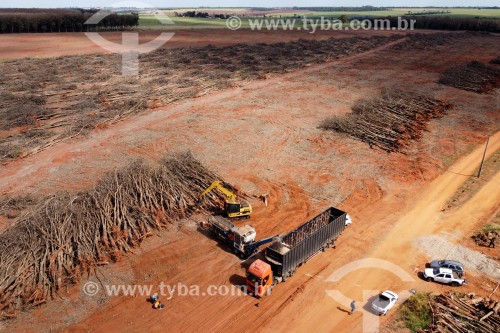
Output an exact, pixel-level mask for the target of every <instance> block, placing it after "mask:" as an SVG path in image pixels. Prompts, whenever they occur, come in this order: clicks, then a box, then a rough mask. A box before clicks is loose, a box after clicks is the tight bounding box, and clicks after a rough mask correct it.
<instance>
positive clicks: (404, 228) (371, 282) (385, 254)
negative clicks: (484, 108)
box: [272, 132, 500, 332]
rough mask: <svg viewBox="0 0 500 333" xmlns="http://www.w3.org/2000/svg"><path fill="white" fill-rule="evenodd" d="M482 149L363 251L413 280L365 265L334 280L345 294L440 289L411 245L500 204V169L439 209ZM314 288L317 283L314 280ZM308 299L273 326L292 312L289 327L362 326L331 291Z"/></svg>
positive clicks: (494, 143)
mask: <svg viewBox="0 0 500 333" xmlns="http://www.w3.org/2000/svg"><path fill="white" fill-rule="evenodd" d="M490 142H491V145H490V147H489V149H488V153H487V156H491V155H492V154H493V153H494V152H495V151H496V150H498V149H499V148H500V132H497V133H496V135H494V136H493V137H492V138H491V140H490ZM483 151H484V146H480V147H478V148H477V149H475V150H474V151H473V152H472V153H471V154H469V155H468V156H466V157H464V158H462V159H461V160H459V161H458V162H457V163H456V164H454V165H453V166H452V167H451V168H450V169H449V170H448V171H447V172H445V173H444V174H443V175H441V176H439V177H438V178H437V179H435V180H434V181H433V182H432V183H431V184H430V185H429V186H428V188H427V189H426V190H424V191H423V193H421V194H420V195H419V196H418V197H416V198H415V203H414V204H413V205H412V206H411V207H410V209H409V210H408V211H407V212H405V213H404V215H403V216H402V217H401V218H399V219H398V220H397V221H391V219H386V223H391V224H393V227H392V229H391V230H390V231H389V232H388V233H386V234H385V235H383V236H382V237H380V239H379V243H378V244H376V245H375V248H374V249H373V250H371V251H368V252H367V253H366V254H365V257H366V258H379V259H384V260H388V261H390V262H392V263H395V264H397V265H399V266H400V267H402V268H404V269H405V270H406V271H407V272H408V273H409V274H412V275H413V276H414V278H415V282H414V283H413V282H411V283H404V282H402V281H400V280H399V279H398V277H397V276H395V275H394V274H392V273H390V272H383V271H382V270H380V271H378V272H377V271H373V270H372V269H361V270H359V271H355V272H353V273H351V274H349V275H348V276H347V277H346V278H345V279H343V280H340V281H339V283H338V284H335V286H334V288H335V289H338V290H342V292H343V293H344V294H345V295H348V296H350V297H351V298H353V299H358V300H360V302H358V304H363V302H362V301H361V300H362V298H361V297H360V295H361V293H360V291H361V290H365V289H366V290H379V291H381V290H385V289H391V290H393V291H396V292H399V291H401V290H404V289H406V290H408V289H410V288H416V289H417V290H422V289H423V290H428V291H432V290H433V288H434V289H436V285H435V284H434V285H432V284H428V283H427V282H424V281H421V280H419V279H418V278H417V277H416V276H415V274H414V273H415V272H414V267H418V268H420V270H421V269H422V268H423V264H424V263H423V262H418V260H417V259H418V258H419V257H417V256H416V255H415V254H416V253H418V251H419V249H416V248H415V247H414V246H413V242H414V240H415V239H416V238H418V237H419V236H422V235H432V234H439V233H443V232H453V231H456V230H457V229H461V228H464V229H465V230H467V229H466V228H467V225H471V224H472V225H473V224H475V221H477V220H479V219H481V218H487V217H489V216H491V213H492V212H494V211H495V210H496V209H498V207H499V205H500V191H499V189H498V184H499V179H500V172H499V173H497V175H496V176H495V177H494V178H493V179H491V180H490V181H489V182H488V183H487V184H485V186H484V187H483V188H482V190H481V191H479V192H478V193H477V194H476V195H475V196H474V197H473V198H471V199H470V200H469V201H468V202H467V203H466V204H465V205H464V206H462V207H461V208H460V209H459V210H458V211H456V212H455V213H453V214H452V215H451V216H448V214H446V213H443V212H441V208H442V207H443V205H444V204H445V203H446V201H447V200H448V199H449V198H450V197H451V196H452V195H453V194H454V193H455V191H456V190H457V189H458V188H459V187H460V185H461V184H462V183H463V182H464V181H465V180H466V179H467V177H468V175H472V173H473V172H474V171H476V169H477V167H478V163H479V161H481V157H482V154H483ZM343 246H349V242H347V244H343ZM420 251H421V250H420ZM335 268H338V267H335ZM335 268H334V269H335ZM333 272H334V270H333V269H332V268H331V267H328V268H327V269H325V271H324V274H325V276H330V275H331V274H333ZM311 288H313V287H312V286H311ZM304 305H305V304H301V305H297V306H289V307H287V308H286V310H285V311H283V312H282V313H281V314H280V315H279V316H278V317H277V318H276V319H275V320H273V323H274V325H272V329H273V330H274V329H278V328H279V327H282V326H281V324H280V321H282V320H284V319H285V318H287V317H288V318H297V319H295V320H294V322H293V323H290V326H288V327H287V330H289V329H291V330H292V331H294V332H306V331H311V330H313V329H314V331H315V332H362V331H363V326H362V318H361V316H362V314H361V313H358V314H356V315H354V316H346V314H345V313H344V312H342V311H339V310H338V309H337V306H339V304H338V303H336V302H334V301H333V300H332V299H331V298H330V297H328V296H325V297H323V298H322V299H321V301H320V302H318V301H317V300H315V301H314V302H311V303H308V304H307V306H304ZM341 306H342V305H341ZM343 307H344V308H345V309H348V308H349V307H348V304H343ZM297 311H300V313H301V316H300V317H297V316H293V315H292V314H293V313H297ZM367 316H370V314H367ZM371 316H373V315H371ZM325 318H328V320H325ZM384 321H385V320H384ZM368 328H369V327H368ZM369 331H372V330H369Z"/></svg>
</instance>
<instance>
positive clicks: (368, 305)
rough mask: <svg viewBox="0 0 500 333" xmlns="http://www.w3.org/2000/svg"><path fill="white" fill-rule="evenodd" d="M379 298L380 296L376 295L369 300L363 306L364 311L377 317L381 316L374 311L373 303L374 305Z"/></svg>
mask: <svg viewBox="0 0 500 333" xmlns="http://www.w3.org/2000/svg"><path fill="white" fill-rule="evenodd" d="M377 297H378V294H377V295H375V296H372V297H370V298H369V299H368V301H367V302H366V303H365V304H364V305H363V310H365V311H366V312H369V313H371V314H374V315H376V316H379V314H378V313H377V312H375V311H373V309H372V303H373V301H374V300H376V299H377Z"/></svg>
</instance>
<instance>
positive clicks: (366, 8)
mask: <svg viewBox="0 0 500 333" xmlns="http://www.w3.org/2000/svg"><path fill="white" fill-rule="evenodd" d="M293 9H295V10H310V11H313V12H375V11H384V10H392V9H391V8H387V7H374V6H361V7H293Z"/></svg>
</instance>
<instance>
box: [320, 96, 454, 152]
mask: <svg viewBox="0 0 500 333" xmlns="http://www.w3.org/2000/svg"><path fill="white" fill-rule="evenodd" d="M449 107H450V104H448V103H446V102H442V101H439V100H436V99H434V98H430V97H427V96H423V95H420V94H417V93H413V92H406V91H402V90H385V91H383V92H382V94H381V95H380V96H378V97H376V98H373V99H368V100H361V101H359V102H357V103H356V104H355V105H354V106H353V107H352V113H350V114H348V115H347V116H334V117H330V118H327V119H326V120H324V121H323V123H322V124H321V125H320V127H321V128H322V129H324V130H331V131H336V132H340V133H344V134H346V135H348V136H351V137H353V138H356V139H359V140H362V141H364V142H367V143H368V144H369V145H370V146H377V147H380V148H381V149H384V150H386V151H387V152H400V153H404V152H405V150H406V149H407V148H408V147H409V145H410V143H411V142H412V141H413V140H418V139H420V138H421V137H422V132H423V131H424V130H425V129H426V123H427V122H428V121H430V120H431V119H433V118H439V117H441V116H442V115H443V114H444V112H445V111H446V110H447V109H448V108H449Z"/></svg>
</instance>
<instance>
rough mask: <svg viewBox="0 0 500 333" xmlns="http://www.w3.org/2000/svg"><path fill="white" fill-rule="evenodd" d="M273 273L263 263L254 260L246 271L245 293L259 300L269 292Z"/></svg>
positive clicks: (267, 265) (269, 267) (268, 266)
mask: <svg viewBox="0 0 500 333" xmlns="http://www.w3.org/2000/svg"><path fill="white" fill-rule="evenodd" d="M272 286H273V271H272V269H271V266H270V265H269V264H267V263H265V262H264V261H262V260H260V259H257V260H255V261H254V262H253V263H252V264H251V265H250V267H248V270H247V292H248V293H249V294H251V295H252V294H253V295H254V296H255V297H257V298H259V297H262V296H264V295H265V294H266V293H269V292H270V291H271V288H272Z"/></svg>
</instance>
